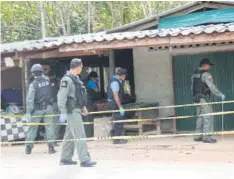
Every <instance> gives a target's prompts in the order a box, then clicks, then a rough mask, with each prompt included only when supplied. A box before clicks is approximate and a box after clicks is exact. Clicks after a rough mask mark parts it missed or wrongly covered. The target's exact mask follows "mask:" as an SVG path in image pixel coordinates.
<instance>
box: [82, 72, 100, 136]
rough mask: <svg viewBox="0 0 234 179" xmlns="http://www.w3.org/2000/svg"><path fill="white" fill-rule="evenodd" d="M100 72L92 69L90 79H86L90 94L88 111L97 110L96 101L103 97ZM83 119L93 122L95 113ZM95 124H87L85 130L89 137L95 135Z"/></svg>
mask: <svg viewBox="0 0 234 179" xmlns="http://www.w3.org/2000/svg"><path fill="white" fill-rule="evenodd" d="M97 79H98V74H97V73H96V72H95V71H92V72H90V73H89V75H88V79H86V80H84V85H85V87H86V89H87V96H88V105H87V108H88V111H89V112H93V111H95V102H97V101H98V100H100V99H101V93H100V89H99V87H98V84H97ZM83 120H84V121H85V122H93V120H94V115H92V114H89V115H88V116H83ZM93 127H94V125H93V124H88V125H85V132H86V136H87V137H93V135H94V129H93Z"/></svg>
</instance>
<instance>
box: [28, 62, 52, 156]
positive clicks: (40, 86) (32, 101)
mask: <svg viewBox="0 0 234 179" xmlns="http://www.w3.org/2000/svg"><path fill="white" fill-rule="evenodd" d="M31 72H32V74H33V75H34V81H33V82H32V83H31V84H30V85H29V90H28V94H27V101H26V107H27V116H28V122H29V123H39V122H40V121H41V120H43V121H44V122H45V123H51V122H52V119H53V118H52V117H50V116H48V115H52V114H53V94H52V86H51V83H50V81H49V79H48V78H47V77H45V76H43V68H42V66H41V65H40V64H35V65H33V66H32V68H31ZM34 116H35V117H34ZM37 129H38V125H29V126H28V132H27V137H26V154H31V151H32V147H33V141H34V140H35V138H36V135H37ZM45 129H46V139H47V141H48V146H49V154H53V153H55V150H54V146H53V143H52V142H51V140H53V127H52V125H46V126H45Z"/></svg>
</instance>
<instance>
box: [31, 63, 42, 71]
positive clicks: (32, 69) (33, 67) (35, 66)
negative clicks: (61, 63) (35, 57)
mask: <svg viewBox="0 0 234 179" xmlns="http://www.w3.org/2000/svg"><path fill="white" fill-rule="evenodd" d="M36 71H39V72H43V67H42V66H41V65H40V64H34V65H33V66H32V68H31V73H33V72H36Z"/></svg>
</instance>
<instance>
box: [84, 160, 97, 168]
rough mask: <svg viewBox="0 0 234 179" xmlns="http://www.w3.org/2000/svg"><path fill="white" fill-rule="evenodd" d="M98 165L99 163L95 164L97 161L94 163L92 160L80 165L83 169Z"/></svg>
mask: <svg viewBox="0 0 234 179" xmlns="http://www.w3.org/2000/svg"><path fill="white" fill-rule="evenodd" d="M96 164H97V162H95V161H92V160H90V159H89V160H88V161H86V162H82V163H81V164H80V166H81V167H93V166H94V165H96Z"/></svg>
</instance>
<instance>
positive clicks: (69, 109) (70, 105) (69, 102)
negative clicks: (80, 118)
mask: <svg viewBox="0 0 234 179" xmlns="http://www.w3.org/2000/svg"><path fill="white" fill-rule="evenodd" d="M74 109H75V100H74V98H72V97H68V99H67V113H69V114H71V113H72V112H73V110H74Z"/></svg>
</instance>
